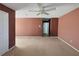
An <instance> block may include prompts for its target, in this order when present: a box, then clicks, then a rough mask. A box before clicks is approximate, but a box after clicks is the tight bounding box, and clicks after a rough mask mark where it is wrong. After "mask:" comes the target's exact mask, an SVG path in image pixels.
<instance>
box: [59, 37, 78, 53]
mask: <svg viewBox="0 0 79 59" xmlns="http://www.w3.org/2000/svg"><path fill="white" fill-rule="evenodd" d="M58 39H59V40H61V41H62V42H64V43H66V44H67V45H68V46H70V47H71V48H73V49H74V50H75V51H77V52H79V50H78V49H77V48H75V47H74V46H72V45H71V44H69V43H68V42H66V41H65V40H64V39H62V38H60V37H58Z"/></svg>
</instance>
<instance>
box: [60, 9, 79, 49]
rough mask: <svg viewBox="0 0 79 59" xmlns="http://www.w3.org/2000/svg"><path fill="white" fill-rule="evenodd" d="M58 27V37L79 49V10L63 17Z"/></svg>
mask: <svg viewBox="0 0 79 59" xmlns="http://www.w3.org/2000/svg"><path fill="white" fill-rule="evenodd" d="M58 25H59V26H58V36H59V37H60V38H62V39H64V40H65V41H66V42H68V43H69V44H71V45H72V46H74V47H75V48H77V49H79V8H77V9H75V10H73V11H71V12H70V13H68V14H66V15H64V16H62V17H61V18H60V19H59V24H58Z"/></svg>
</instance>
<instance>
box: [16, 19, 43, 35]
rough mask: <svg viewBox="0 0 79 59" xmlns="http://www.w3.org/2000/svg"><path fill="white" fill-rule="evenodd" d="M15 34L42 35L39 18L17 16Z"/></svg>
mask: <svg viewBox="0 0 79 59" xmlns="http://www.w3.org/2000/svg"><path fill="white" fill-rule="evenodd" d="M16 35H23V36H40V35H42V19H41V18H17V19H16Z"/></svg>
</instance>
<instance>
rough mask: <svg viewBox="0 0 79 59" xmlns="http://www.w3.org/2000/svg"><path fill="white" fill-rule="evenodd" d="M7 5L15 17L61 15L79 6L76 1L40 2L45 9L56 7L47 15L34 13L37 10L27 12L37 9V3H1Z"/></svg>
mask: <svg viewBox="0 0 79 59" xmlns="http://www.w3.org/2000/svg"><path fill="white" fill-rule="evenodd" d="M3 4H4V5H6V6H7V7H9V8H11V9H13V10H15V11H16V17H17V18H18V17H20V18H21V17H22V18H25V17H32V18H33V17H44V18H50V17H61V16H62V15H64V14H66V13H68V12H70V11H72V10H74V9H76V8H78V7H79V4H78V3H75V4H74V3H42V6H43V7H45V9H52V8H56V10H51V11H48V13H49V15H38V16H37V15H36V14H37V13H38V12H29V10H39V8H38V5H37V3H3Z"/></svg>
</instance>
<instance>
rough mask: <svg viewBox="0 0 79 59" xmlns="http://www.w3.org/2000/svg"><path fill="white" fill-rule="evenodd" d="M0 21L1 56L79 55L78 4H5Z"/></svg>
mask: <svg viewBox="0 0 79 59" xmlns="http://www.w3.org/2000/svg"><path fill="white" fill-rule="evenodd" d="M2 15H3V17H2ZM0 19H3V20H0V27H2V29H1V30H0V35H2V37H0V39H1V42H4V43H1V46H0V47H1V48H0V55H2V56H79V26H78V25H79V3H2V4H0ZM6 19H7V20H6ZM4 23H5V24H4ZM3 29H5V30H3ZM4 37H5V38H4ZM6 38H7V39H6ZM3 39H4V40H3ZM6 47H7V48H6Z"/></svg>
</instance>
